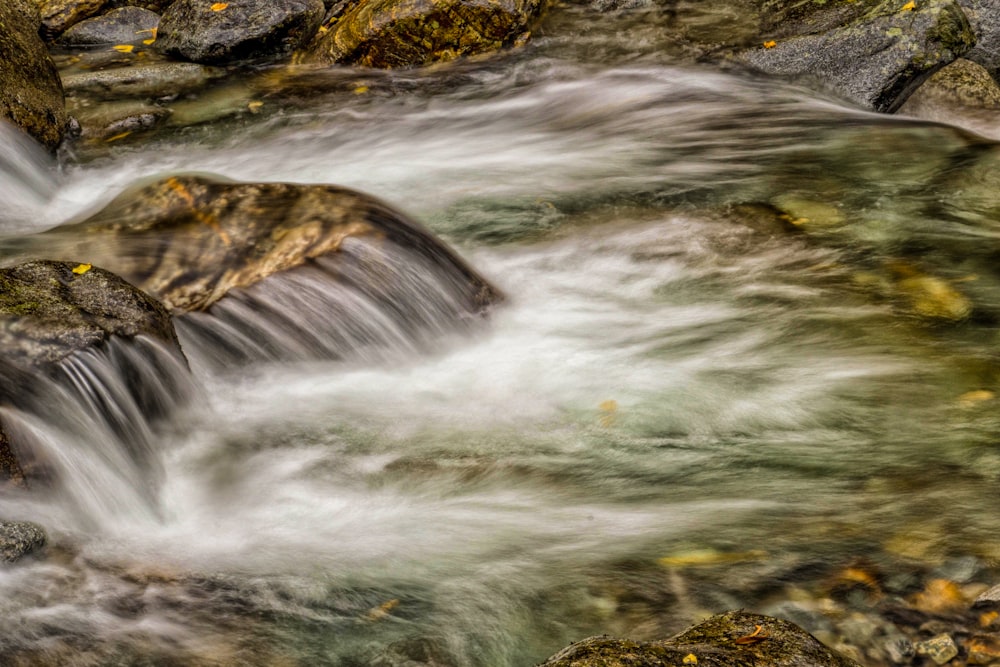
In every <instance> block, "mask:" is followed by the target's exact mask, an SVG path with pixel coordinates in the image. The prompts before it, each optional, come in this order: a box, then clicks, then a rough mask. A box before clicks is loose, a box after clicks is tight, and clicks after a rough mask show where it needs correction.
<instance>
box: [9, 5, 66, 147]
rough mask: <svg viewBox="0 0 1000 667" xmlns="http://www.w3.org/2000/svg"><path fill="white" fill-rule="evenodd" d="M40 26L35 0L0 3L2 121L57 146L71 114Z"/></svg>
mask: <svg viewBox="0 0 1000 667" xmlns="http://www.w3.org/2000/svg"><path fill="white" fill-rule="evenodd" d="M38 30H39V15H38V9H37V8H36V7H35V6H34V5H33V4H32V0H4V2H0V54H2V57H0V120H8V121H10V122H12V123H13V124H14V125H16V126H18V127H20V128H21V129H22V130H24V131H25V132H27V133H28V134H29V135H31V136H32V137H34V138H35V139H37V140H38V141H39V142H40V143H42V144H43V145H45V146H46V147H47V148H49V149H55V147H56V146H58V145H59V143H60V142H61V141H62V138H63V135H64V133H65V131H66V126H67V124H68V120H69V119H68V117H67V115H66V107H65V104H64V101H63V90H62V86H61V84H60V82H59V74H58V73H57V72H56V67H55V65H54V64H53V62H52V59H51V58H50V57H49V54H48V52H47V51H46V49H45V44H43V43H42V40H41V38H40V37H39V36H38Z"/></svg>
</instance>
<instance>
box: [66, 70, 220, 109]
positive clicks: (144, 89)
mask: <svg viewBox="0 0 1000 667" xmlns="http://www.w3.org/2000/svg"><path fill="white" fill-rule="evenodd" d="M224 75H225V70H222V69H219V68H216V67H207V66H205V65H199V64H197V63H177V62H158V63H149V64H135V65H132V66H130V67H115V68H112V69H101V70H93V71H84V72H77V73H74V74H68V75H66V76H65V77H63V87H64V88H65V89H66V95H67V96H68V97H75V96H83V95H85V96H87V97H90V98H94V99H108V100H120V99H122V98H126V97H139V98H145V99H157V98H164V97H175V96H177V95H184V94H186V93H190V92H193V91H196V90H199V89H201V88H204V87H205V86H206V85H208V84H209V83H210V82H211V81H214V80H216V79H218V78H220V77H222V76H224Z"/></svg>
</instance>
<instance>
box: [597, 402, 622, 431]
mask: <svg viewBox="0 0 1000 667" xmlns="http://www.w3.org/2000/svg"><path fill="white" fill-rule="evenodd" d="M597 407H598V408H600V410H601V426H603V427H604V428H610V427H612V426H614V424H615V421H616V420H617V419H618V401H615V400H607V401H604V402H602V403H601V404H600V405H598V406H597Z"/></svg>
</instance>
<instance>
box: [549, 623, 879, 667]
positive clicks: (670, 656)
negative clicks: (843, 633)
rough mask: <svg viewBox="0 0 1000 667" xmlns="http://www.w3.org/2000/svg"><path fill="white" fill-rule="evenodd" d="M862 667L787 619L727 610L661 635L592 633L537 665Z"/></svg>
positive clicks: (594, 666) (589, 666)
mask: <svg viewBox="0 0 1000 667" xmlns="http://www.w3.org/2000/svg"><path fill="white" fill-rule="evenodd" d="M626 665H628V667H681V666H684V665H698V666H700V667H759V666H760V665H767V666H768V667H860V666H859V665H858V664H857V663H856V662H854V661H853V660H849V659H848V658H845V657H844V656H842V655H840V654H838V653H836V652H835V651H832V650H831V649H828V648H827V647H825V646H824V645H823V644H821V643H820V642H819V641H818V640H817V639H816V638H815V637H813V636H812V635H810V634H809V633H807V632H806V631H805V630H803V629H801V628H800V627H798V626H797V625H795V624H793V623H790V622H788V621H785V620H781V619H777V618H772V617H769V616H761V615H759V614H750V613H746V612H743V611H731V612H727V613H725V614H719V615H717V616H713V617H711V618H709V619H708V620H706V621H704V622H702V623H699V624H698V625H696V626H694V627H693V628H690V629H689V630H686V631H684V632H682V633H681V634H679V635H677V636H675V637H671V638H670V639H667V640H664V641H655V642H634V641H630V640H627V639H612V638H609V637H591V638H590V639H584V640H583V641H580V642H577V643H576V644H573V645H571V646H569V647H568V648H566V649H563V650H562V651H560V652H559V653H557V654H556V655H554V656H552V657H551V658H549V659H548V660H546V661H545V662H544V663H542V665H541V666H540V667H625V666H626Z"/></svg>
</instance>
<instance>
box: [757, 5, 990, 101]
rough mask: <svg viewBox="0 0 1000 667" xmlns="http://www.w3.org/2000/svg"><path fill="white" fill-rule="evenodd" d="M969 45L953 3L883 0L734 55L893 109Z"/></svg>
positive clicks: (773, 72) (958, 9)
mask: <svg viewBox="0 0 1000 667" xmlns="http://www.w3.org/2000/svg"><path fill="white" fill-rule="evenodd" d="M974 43H975V36H974V35H973V32H972V28H971V27H970V25H969V21H968V18H967V17H966V15H965V13H964V12H963V11H962V8H961V7H960V6H959V5H958V4H957V3H956V2H955V0H928V1H927V2H921V3H919V4H917V5H916V7H915V8H913V9H910V10H901V9H900V3H899V2H896V0H886V2H883V3H881V4H880V5H879V6H878V7H877V8H876V9H875V10H873V11H871V12H870V13H868V14H866V15H864V16H863V17H862V18H860V19H858V20H857V21H855V22H853V23H850V24H848V25H845V26H841V27H838V28H834V29H832V30H828V31H826V32H822V33H819V34H812V35H803V36H799V37H791V38H788V39H783V40H781V41H777V43H776V44H775V45H774V46H773V47H772V48H765V47H764V46H761V47H759V48H754V49H750V50H747V51H744V52H742V53H741V54H740V55H739V56H738V60H740V61H741V62H743V63H745V64H747V65H749V66H750V67H752V68H754V69H756V70H758V71H760V72H764V73H766V74H771V75H778V76H787V77H791V78H796V79H800V80H806V81H809V82H811V83H813V84H815V85H818V86H819V87H821V88H824V89H828V90H830V91H831V92H833V93H835V94H838V95H840V96H842V97H844V98H846V99H848V100H850V101H852V102H854V103H856V104H858V105H860V106H862V107H867V108H870V109H875V110H877V111H894V110H895V109H897V108H898V107H899V106H900V105H901V104H902V103H903V102H904V101H906V98H907V97H909V95H910V93H912V92H913V91H914V90H915V89H916V88H917V87H918V86H919V85H920V84H921V83H922V82H923V81H924V80H925V79H926V78H927V77H929V76H930V75H931V74H933V73H934V72H935V71H936V70H937V69H939V68H941V67H943V66H944V65H946V64H948V63H950V62H952V61H953V60H955V59H956V58H959V57H961V56H962V55H963V54H964V53H966V52H967V51H969V49H971V48H972V46H973V44H974Z"/></svg>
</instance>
